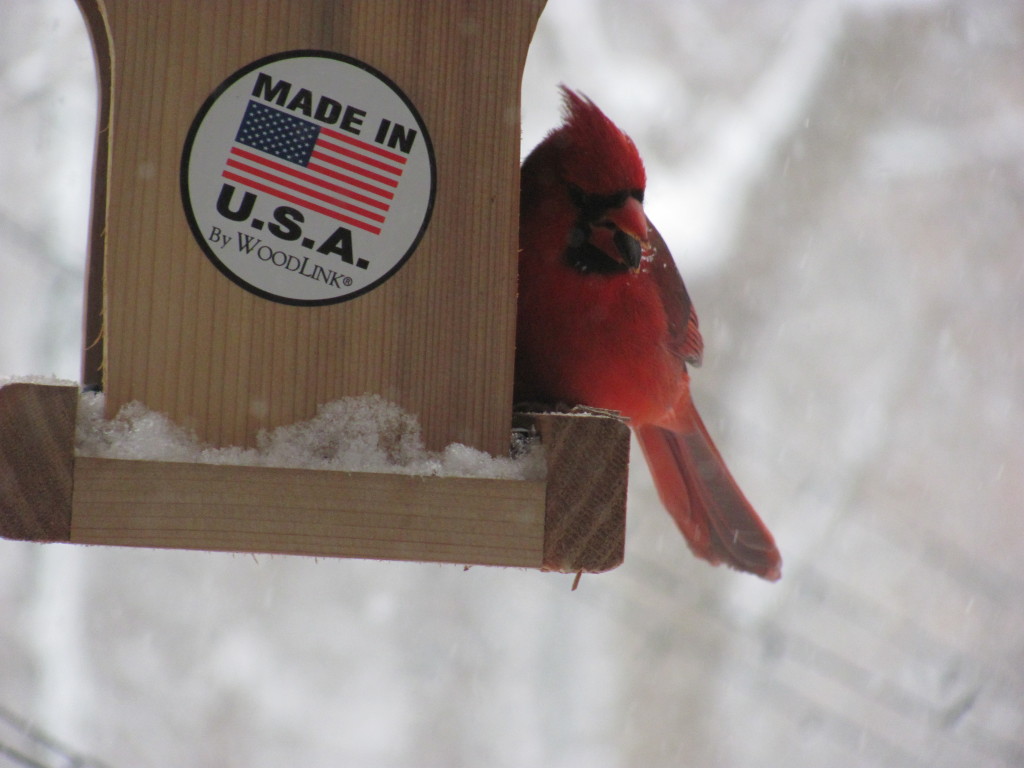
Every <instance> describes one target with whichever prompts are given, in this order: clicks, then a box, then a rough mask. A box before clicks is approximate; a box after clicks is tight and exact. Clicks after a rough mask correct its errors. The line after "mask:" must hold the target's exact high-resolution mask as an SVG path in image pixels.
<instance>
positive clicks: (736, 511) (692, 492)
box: [636, 398, 782, 581]
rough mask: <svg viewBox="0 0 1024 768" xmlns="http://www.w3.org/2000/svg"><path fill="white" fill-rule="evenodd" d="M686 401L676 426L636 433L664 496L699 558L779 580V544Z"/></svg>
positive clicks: (642, 429) (650, 427)
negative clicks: (777, 545)
mask: <svg viewBox="0 0 1024 768" xmlns="http://www.w3.org/2000/svg"><path fill="white" fill-rule="evenodd" d="M686 400H687V402H686V403H685V405H683V410H684V411H685V412H684V413H679V410H680V408H679V407H677V411H676V413H677V419H676V422H675V423H673V424H672V425H671V428H669V427H665V426H657V425H653V424H645V425H643V426H640V427H638V428H637V429H636V435H637V438H638V439H639V441H640V446H641V447H642V448H643V452H644V455H645V457H646V458H647V465H648V466H649V467H650V469H651V474H652V475H653V477H654V485H655V487H656V488H657V489H658V495H659V496H660V497H661V501H662V503H663V504H664V505H665V507H666V508H667V509H668V511H669V514H671V515H672V518H673V519H674V520H675V521H676V525H678V526H679V530H681V531H682V532H683V535H684V536H685V537H686V541H687V543H688V544H689V545H690V549H692V550H693V553H694V554H695V555H697V556H698V557H702V558H704V559H705V560H707V561H709V562H711V563H713V564H718V563H725V564H726V565H728V566H730V567H732V568H736V569H737V570H741V571H747V572H749V573H753V574H756V575H758V576H760V577H762V578H764V579H768V580H769V581H775V580H777V579H778V578H779V577H780V576H781V575H782V557H781V556H780V555H779V550H778V549H777V548H776V546H775V540H774V539H773V538H772V535H771V533H770V532H769V531H768V528H767V527H765V524H764V523H763V522H761V518H760V517H758V515H757V512H755V511H754V508H753V507H752V506H751V505H750V502H748V501H747V499H746V497H745V496H744V495H743V492H742V491H741V490H740V489H739V486H738V485H737V484H736V481H735V480H733V478H732V475H731V474H729V470H728V469H727V468H726V466H725V462H724V461H723V460H722V456H721V454H719V452H718V449H717V448H716V447H715V444H714V443H713V442H712V440H711V437H710V435H708V431H707V429H706V428H705V426H704V423H703V422H702V421H701V418H700V416H699V415H698V414H697V411H696V409H695V408H694V407H693V404H692V403H691V402H689V398H686Z"/></svg>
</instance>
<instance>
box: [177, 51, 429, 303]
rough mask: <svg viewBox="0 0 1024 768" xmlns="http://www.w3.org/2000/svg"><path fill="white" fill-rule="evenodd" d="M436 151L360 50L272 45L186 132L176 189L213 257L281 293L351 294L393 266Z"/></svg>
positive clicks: (304, 297) (249, 285)
mask: <svg viewBox="0 0 1024 768" xmlns="http://www.w3.org/2000/svg"><path fill="white" fill-rule="evenodd" d="M434 189H435V166H434V152H433V148H432V146H431V143H430V137H429V136H428V134H427V130H426V127H425V126H424V124H423V120H422V119H421V118H420V116H419V113H418V112H417V111H416V108H415V107H414V106H413V104H412V102H410V101H409V99H408V98H407V97H406V96H405V94H404V93H402V92H401V91H400V90H399V89H398V87H397V86H396V85H395V84H394V83H393V82H391V81H390V80H389V79H388V78H387V77H385V76H384V75H382V74H381V73H380V72H378V71H376V70H375V69H373V68H372V67H370V66H368V65H366V64H364V63H363V62H361V61H357V60H355V59H352V58H349V57H347V56H342V55H339V54H336V53H329V52H326V51H291V52H287V53H279V54H275V55H273V56H268V57H266V58H264V59H260V60H259V61H256V62H253V63H252V64H250V65H248V66H246V67H244V68H242V69H240V70H239V71H238V72H236V73H235V74H233V75H232V76H231V77H229V78H228V79H227V80H226V81H225V82H224V83H223V84H222V85H221V86H220V87H219V88H218V89H217V90H216V91H215V92H214V93H213V94H212V95H211V96H210V98H209V99H207V100H206V102H205V103H204V104H203V106H202V108H201V109H200V110H199V113H198V114H197V115H196V118H195V120H194V121H193V123H192V127H191V129H190V130H189V133H188V137H187V138H186V140H185V148H184V151H183V153H182V160H181V195H182V200H183V203H184V206H185V215H186V217H187V218H188V222H189V226H190V227H191V228H192V233H193V234H194V235H195V238H196V240H197V241H198V242H199V245H200V246H201V247H202V249H203V251H204V252H205V253H206V255H207V256H208V257H209V258H210V260H211V261H212V262H213V263H214V264H215V265H216V266H217V267H218V268H219V269H220V270H221V271H222V272H223V273H224V274H225V275H227V276H228V277H230V278H231V279H232V280H234V281H235V282H236V283H238V284H239V285H241V286H242V287H243V288H245V289H247V290H249V291H252V292H253V293H255V294H257V295H259V296H262V297H264V298H266V299H271V300H273V301H279V302H283V303H285V304H300V305H317V304H331V303H335V302H339V301H345V300H347V299H351V298H353V297H355V296H358V295H359V294H361V293H365V292H366V291H369V290H371V289H373V288H374V287H376V286H378V285H380V284H381V283H382V282H383V281H384V280H387V279H388V278H389V277H390V276H391V275H393V274H394V273H395V272H396V271H397V270H398V268H399V267H401V266H402V264H403V263H404V262H405V261H406V259H408V258H409V256H410V255H411V254H412V252H413V251H414V250H416V246H417V245H418V244H419V241H420V238H421V237H422V236H423V232H424V231H425V230H426V227H427V223H428V222H429V220H430V213H431V210H432V208H433V204H434Z"/></svg>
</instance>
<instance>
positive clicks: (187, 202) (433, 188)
mask: <svg viewBox="0 0 1024 768" xmlns="http://www.w3.org/2000/svg"><path fill="white" fill-rule="evenodd" d="M304 56H305V57H318V58H325V59H334V60H336V61H341V62H344V63H346V64H350V65H352V66H354V67H357V68H359V69H361V70H363V71H365V72H367V73H368V74H371V75H373V76H374V77H376V78H377V79H378V80H380V81H381V82H383V83H384V84H385V85H387V86H388V87H389V88H390V89H391V90H392V91H393V92H394V94H395V95H396V96H398V98H399V99H401V100H402V102H404V104H405V106H407V107H408V108H409V111H410V112H411V113H412V114H413V116H414V117H415V118H416V121H417V122H418V123H419V127H420V128H421V130H422V131H423V140H424V144H425V145H426V149H427V162H428V163H429V165H430V197H429V199H428V200H427V207H426V209H425V210H424V212H423V223H422V224H421V225H420V229H419V232H417V233H416V237H414V238H413V240H412V242H411V243H410V244H409V248H408V249H407V250H406V252H405V253H404V254H403V255H402V257H401V258H400V259H398V261H396V262H395V265H394V266H393V267H392V268H391V269H389V270H388V271H387V272H386V273H385V274H384V275H382V276H381V277H379V278H378V279H377V280H375V281H373V282H372V283H370V284H369V285H366V286H364V287H363V288H360V289H358V290H356V291H352V292H351V293H346V294H345V295H344V296H338V297H335V298H329V299H292V298H288V297H285V296H278V295H277V294H274V293H270V292H269V291H265V290H263V289H262V288H257V287H256V286H255V285H252V284H251V283H248V282H246V281H245V280H243V279H242V278H240V277H239V276H238V275H236V274H235V273H234V272H232V271H231V269H230V268H229V267H228V266H227V265H226V264H224V263H222V262H221V261H220V259H218V258H217V256H216V254H215V253H214V251H213V249H212V248H211V247H210V244H209V243H207V242H206V238H205V237H204V236H203V231H202V229H200V227H199V222H197V221H196V218H195V215H194V214H193V212H192V197H191V195H190V194H189V189H188V171H189V160H190V158H191V155H192V145H193V144H194V143H195V139H196V135H197V134H198V132H199V127H200V126H201V125H202V123H203V120H204V119H205V118H206V115H207V113H208V112H209V111H210V110H211V109H212V108H213V105H214V104H215V103H216V102H217V100H218V99H219V98H220V97H221V96H222V95H223V94H224V92H225V91H227V89H228V88H230V87H231V86H232V85H234V84H235V83H236V82H238V81H239V80H241V79H242V78H243V77H245V76H246V75H247V74H249V73H250V72H252V71H253V70H255V69H259V68H260V67H263V66H266V65H267V64H271V63H273V62H275V61H280V60H282V59H295V58H300V57H304ZM179 185H180V188H181V200H182V207H183V208H184V210H185V218H186V220H187V221H188V226H189V229H190V230H192V236H193V237H194V238H195V240H196V242H197V243H198V244H199V247H200V248H201V249H202V251H203V253H204V254H205V255H206V258H207V259H209V260H210V262H212V264H213V265H214V266H215V267H216V268H217V269H218V270H220V272H221V273H222V274H223V275H225V276H226V277H228V278H229V279H230V280H231V281H232V282H233V283H235V284H236V285H238V286H239V287H241V288H244V289H245V290H247V291H249V293H252V294H255V295H256V296H259V297H260V298H262V299H267V300H268V301H274V302H277V303H278V304H290V305H292V306H300V307H322V306H327V305H330V304H341V303H343V302H346V301H350V300H351V299H355V298H357V297H359V296H362V295H363V294H364V293H368V292H370V291H372V290H373V289H375V288H377V287H378V286H380V285H381V284H383V283H385V282H387V281H388V280H390V279H391V277H392V276H394V274H395V273H396V272H398V270H400V269H401V268H402V267H403V266H404V265H405V263H406V262H407V261H408V260H409V257H410V256H412V254H413V253H414V252H415V251H416V249H417V248H418V247H419V244H420V241H421V240H422V239H423V235H424V234H425V233H426V231H427V227H428V226H429V225H430V219H431V217H432V216H433V213H434V201H435V199H436V196H437V161H436V159H435V158H434V145H433V142H432V141H431V140H430V132H429V131H428V130H427V126H426V123H425V122H424V121H423V116H422V115H420V112H419V110H418V109H416V105H415V104H413V103H412V101H411V100H410V99H409V97H408V96H406V95H405V91H403V90H402V89H401V88H399V87H398V85H396V84H395V82H394V81H393V80H392V79H391V78H390V77H388V76H387V75H385V74H384V73H383V72H381V71H380V70H378V69H376V68H374V67H372V66H370V65H369V64H367V63H366V62H365V61H360V60H359V59H354V58H352V57H351V56H346V55H345V54H342V53H335V52H333V51H323V50H318V49H315V48H301V49H296V50H292V51H281V52H280V53H273V54H270V55H269V56H264V57H263V58H261V59H257V60H256V61H253V62H251V63H249V64H247V65H245V66H244V67H242V68H241V69H239V70H237V71H236V72H234V73H233V74H231V75H229V76H228V77H227V78H226V79H225V80H224V81H223V82H222V83H221V84H220V85H219V86H217V87H216V88H215V89H214V90H213V92H212V93H211V94H210V95H209V96H208V97H207V98H206V100H205V101H204V102H203V104H202V106H201V107H199V111H198V112H196V116H195V118H194V119H193V120H192V124H191V125H190V126H189V129H188V133H187V134H186V135H185V143H184V146H183V148H182V152H181V170H180V173H179Z"/></svg>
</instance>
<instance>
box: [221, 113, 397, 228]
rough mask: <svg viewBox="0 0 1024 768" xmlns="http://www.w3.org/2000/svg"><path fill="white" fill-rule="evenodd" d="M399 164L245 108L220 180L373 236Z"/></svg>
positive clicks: (335, 136)
mask: <svg viewBox="0 0 1024 768" xmlns="http://www.w3.org/2000/svg"><path fill="white" fill-rule="evenodd" d="M405 162H406V158H405V157H404V156H402V155H400V154H398V153H396V152H389V151H388V150H386V149H384V148H382V147H378V146H376V145H374V144H370V143H369V142H365V141H360V140H359V139H357V138H355V137H353V136H349V135H346V134H344V133H342V132H340V131H335V130H333V129H331V128H327V127H324V126H321V125H317V124H316V123H314V122H311V121H309V120H303V119H302V118H301V117H296V116H295V115H291V114H288V113H287V112H282V111H281V110H279V109H274V108H273V107H268V106H267V105H266V104H261V103H259V102H257V101H250V102H249V105H248V106H247V107H246V110H245V116H244V117H243V118H242V122H241V124H240V125H239V126H238V134H237V135H236V136H235V143H234V144H233V145H232V146H231V150H230V152H229V153H228V159H227V163H226V164H225V168H224V170H223V172H222V173H221V175H222V176H223V177H224V178H225V179H228V180H230V181H234V182H236V183H238V184H241V185H243V186H245V187H248V188H249V189H252V190H255V191H257V192H263V193H265V194H268V195H271V196H272V197H276V198H278V199H279V200H284V201H286V202H289V203H293V204H294V205H297V206H300V207H301V208H304V209H305V210H309V211H315V212H317V213H320V214H323V215H324V216H328V217H330V218H332V219H335V220H337V221H340V222H343V223H345V224H348V225H349V226H352V227H356V228H358V229H362V230H364V231H366V232H370V233H371V234H374V235H379V234H380V232H381V227H382V226H383V225H384V222H385V221H386V219H387V214H388V211H389V210H390V208H391V201H392V200H393V199H394V197H395V190H396V189H397V188H398V183H399V181H400V179H401V177H402V171H403V170H404V164H405Z"/></svg>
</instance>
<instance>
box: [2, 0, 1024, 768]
mask: <svg viewBox="0 0 1024 768" xmlns="http://www.w3.org/2000/svg"><path fill="white" fill-rule="evenodd" d="M3 5H4V7H3V16H4V22H3V24H0V142H2V146H3V150H4V152H3V159H2V160H0V375H2V374H25V373H41V374H49V373H55V374H58V375H61V376H64V377H68V378H75V379H77V377H78V366H79V347H80V340H79V336H80V330H79V328H80V311H81V310H80V306H81V291H82V267H83V259H84V255H83V254H84V248H85V237H86V219H87V215H88V192H89V178H90V163H91V154H92V144H93V130H94V119H95V118H94V113H95V91H94V82H93V72H92V58H91V53H90V50H89V47H88V41H87V38H86V35H85V32H84V28H83V25H82V23H81V21H80V19H79V18H78V11H77V9H76V7H75V5H74V3H73V2H72V0H5V2H4V4H3ZM558 82H565V83H567V84H569V85H571V86H574V87H577V88H580V89H582V90H583V91H585V92H586V93H587V94H589V95H590V96H591V97H593V98H594V99H595V100H596V101H597V102H598V103H599V104H600V105H601V106H602V107H603V108H604V109H605V110H606V111H607V112H608V113H609V114H610V115H611V116H612V117H613V119H615V120H616V121H617V122H619V123H620V124H621V125H622V126H623V127H624V128H625V129H626V130H627V131H628V132H629V133H631V134H632V135H633V137H634V139H635V140H636V141H637V143H638V145H639V146H640V148H641V151H642V153H643V154H644V155H645V157H646V158H647V164H648V175H649V177H650V186H649V190H648V200H649V206H648V209H649V211H650V214H651V216H652V218H653V219H654V220H655V222H656V223H657V224H658V226H659V227H660V228H661V229H662V231H663V233H664V234H665V236H666V239H667V240H668V242H669V243H670V244H671V245H672V247H673V252H674V254H675V256H676V258H677V260H678V261H679V263H680V266H681V268H682V270H683V273H684V275H685V276H686V278H687V280H688V284H689V287H690V292H691V294H692V295H693V297H694V300H695V302H696V305H697V308H698V310H699V311H700V314H701V320H702V329H703V331H704V338H705V342H706V355H705V359H706V362H705V365H704V367H703V368H702V369H700V370H699V371H697V373H696V375H695V391H696V398H697V402H698V405H699V406H700V407H701V409H702V410H703V412H704V413H705V418H706V420H707V421H708V423H709V425H710V427H711V429H712V431H713V432H714V433H715V434H716V435H717V436H718V437H719V442H720V447H721V448H722V450H723V452H724V453H725V454H726V456H727V457H728V459H729V461H730V464H731V466H732V467H733V470H734V472H735V474H736V475H737V476H738V478H739V479H740V481H741V485H742V486H743V487H744V488H745V490H746V491H747V494H748V495H749V496H750V498H751V499H752V500H753V501H754V503H755V505H756V506H757V507H758V508H759V509H760V511H761V512H762V515H763V516H764V517H765V519H766V520H767V521H768V523H769V524H770V526H771V527H772V529H773V530H774V531H775V532H776V536H777V538H778V540H779V544H780V548H781V549H782V551H783V555H784V556H785V558H786V563H785V571H784V576H783V580H782V581H781V582H780V583H778V584H775V585H769V584H763V583H761V582H759V581H757V580H756V579H753V578H752V577H748V576H743V575H739V574H735V573H732V572H729V571H725V570H722V569H712V568H709V567H707V566H706V565H705V564H703V563H701V562H698V561H696V560H694V559H693V558H692V557H691V556H690V555H689V554H688V552H687V551H686V548H685V546H684V545H683V543H682V541H681V540H680V538H679V536H678V535H677V534H676V532H675V531H674V529H673V528H672V526H671V523H670V522H669V520H668V518H667V516H666V515H665V514H664V513H663V512H662V511H661V510H660V509H659V508H658V506H657V503H656V500H655V498H654V494H653V490H652V488H651V485H650V481H649V479H648V477H647V473H646V470H645V469H644V468H643V466H642V462H640V463H634V467H633V473H632V477H631V495H630V518H629V540H628V547H627V555H626V563H625V565H623V566H622V567H621V568H619V569H618V570H616V571H614V572H612V573H610V574H606V575H601V576H589V577H586V578H584V579H583V581H582V583H581V585H580V588H579V590H577V591H576V592H572V591H570V586H571V583H572V577H571V576H560V575H552V574H541V573H535V572H522V571H515V570H502V569H488V568H474V569H471V570H469V571H465V572H464V571H463V569H462V568H459V567H454V566H451V567H449V566H437V565H419V564H398V563H376V562H346V561H325V560H321V561H314V560H308V559H301V558H286V557H267V556H259V557H251V556H241V555H238V556H233V555H224V554H206V553H184V552H165V551H135V550H127V549H125V550H118V549H104V548H83V547H72V546H63V545H48V546H40V545H33V544H25V543H17V542H8V541H0V766H8V765H11V766H16V765H43V766H64V765H69V764H71V763H70V762H69V759H68V758H67V756H66V755H67V753H69V752H73V753H78V754H88V755H90V756H92V761H91V762H89V763H85V764H86V765H93V766H101V765H102V766H110V767H111V768H129V767H131V768H135V767H136V766H157V767H161V768H163V767H166V768H172V767H175V768H180V767H181V766H190V767H195V768H204V767H207V766H208V767H210V768H214V767H217V768H228V767H232V766H238V767H241V766H245V767H246V768H257V767H262V766H266V767H268V768H269V767H271V766H273V767H275V768H276V767H279V766H284V765H303V766H310V768H320V767H321V766H369V767H371V768H376V767H378V766H379V767H382V768H405V767H410V768H411V767H413V766H467V767H468V766H496V767H500V766H526V765H543V766H557V767H566V768H570V767H575V766H587V767H588V768H605V767H607V768H612V767H618V766H658V767H660V766H680V765H688V766H735V767H736V768H755V767H756V768H772V767H773V766H785V767H786V768H793V767H794V766H796V767H799V768H803V767H804V766H807V767H811V766H826V765H827V766H832V767H836V768H842V767H845V766H858V767H860V766H899V767H901V768H902V767H903V766H908V767H915V768H916V767H921V768H925V767H928V768H946V767H948V768H959V767H960V766H967V765H969V766H973V767H975V768H988V767H989V766H1021V765H1024V565H1022V562H1024V516H1022V512H1024V355H1022V351H1024V4H1022V3H1020V2H1019V1H1018V0H971V2H967V1H966V0H962V1H961V0H901V1H897V0H846V1H845V2H843V1H841V0H820V1H819V0H803V1H802V2H792V3H783V2H777V3H776V2H754V1H753V0H751V1H750V2H740V0H690V1H688V2H686V3H680V2H678V0H661V1H660V2H658V1H656V0H644V1H643V2H640V1H633V2H630V3H623V2H615V1H614V0H605V1H604V2H598V1H596V0H591V1H584V0H549V5H548V8H547V10H546V11H545V13H544V16H543V18H542V20H541V24H540V28H539V30H538V33H537V36H536V39H535V41H534V45H533V48H532V49H531V58H530V63H529V68H528V73H527V77H526V81H525V84H524V101H525V105H524V113H525V114H524V126H523V130H524V149H528V148H529V147H531V146H532V145H533V144H534V143H535V142H536V141H537V140H539V138H540V137H541V136H542V135H543V133H544V132H545V131H546V130H547V129H548V128H550V127H551V126H553V125H554V124H555V123H556V122H557V101H556V92H555V85H556V83H558ZM33 729H41V730H42V731H43V732H45V734H49V735H50V736H52V737H55V738H56V739H58V740H59V742H60V745H63V746H59V745H58V746H54V747H52V748H44V747H42V746H41V745H40V738H41V735H40V734H38V733H35V731H34V730H33ZM34 733H35V735H33V734H34ZM19 755H20V757H19ZM32 761H34V762H32Z"/></svg>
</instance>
